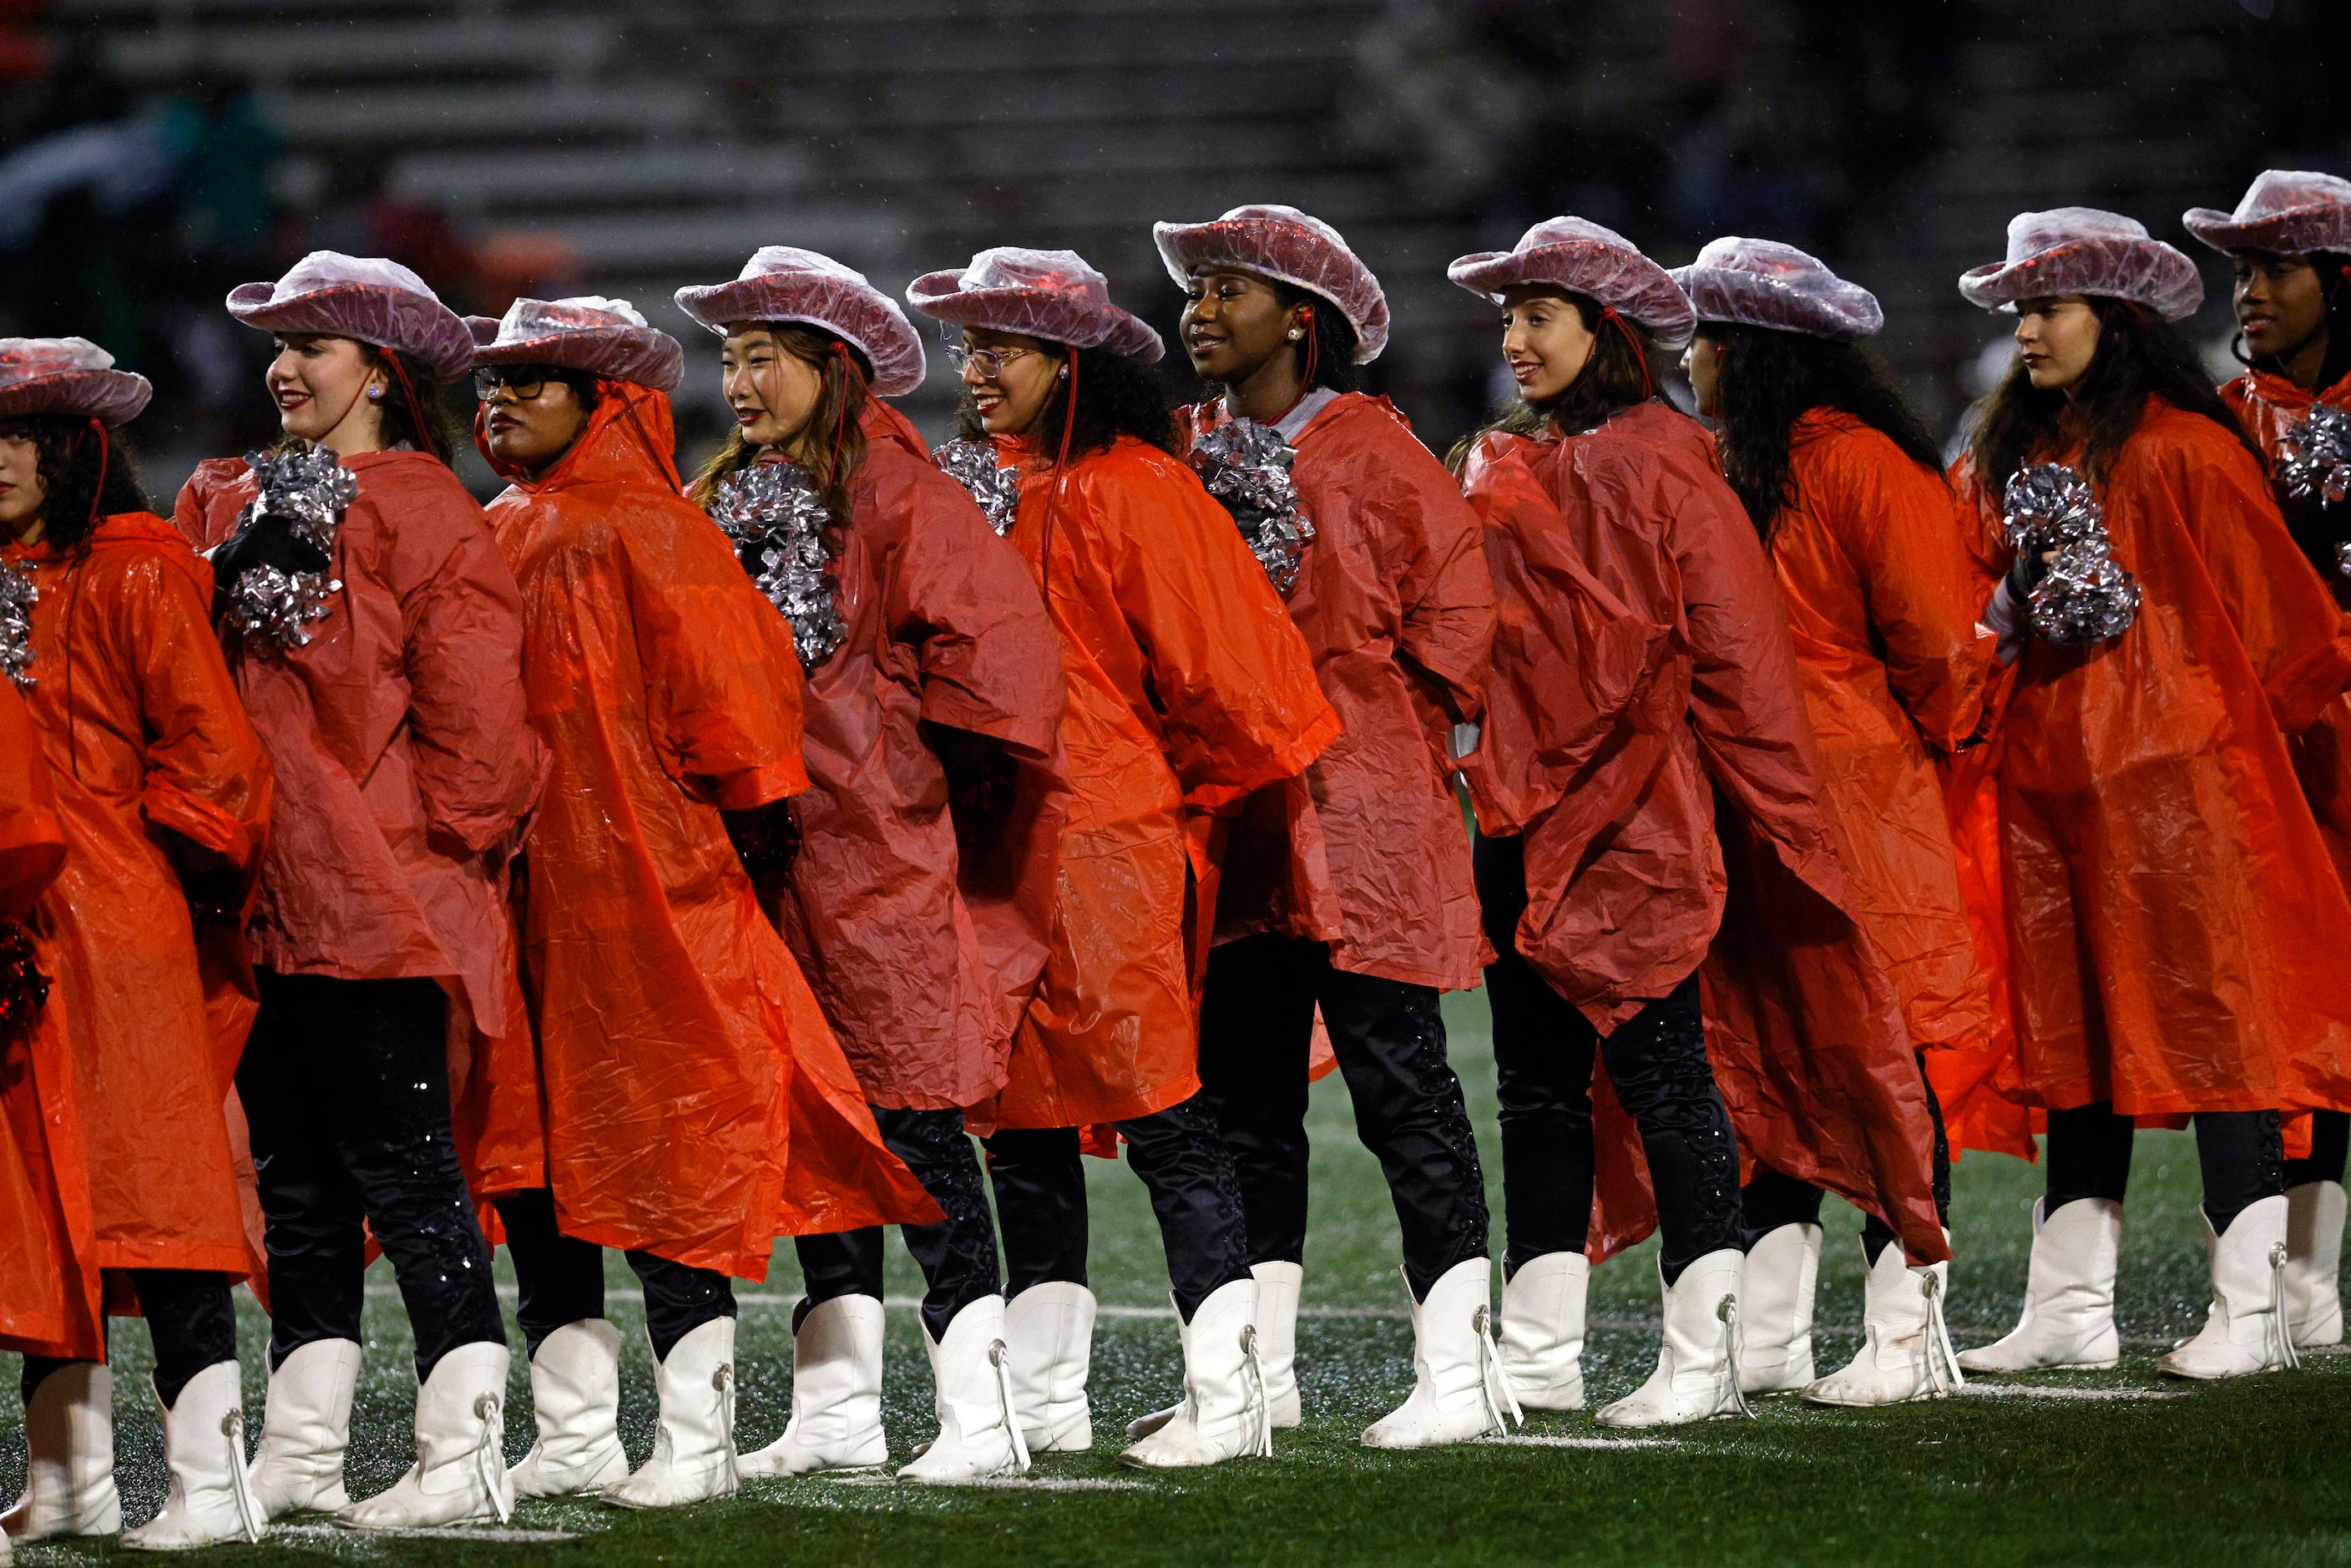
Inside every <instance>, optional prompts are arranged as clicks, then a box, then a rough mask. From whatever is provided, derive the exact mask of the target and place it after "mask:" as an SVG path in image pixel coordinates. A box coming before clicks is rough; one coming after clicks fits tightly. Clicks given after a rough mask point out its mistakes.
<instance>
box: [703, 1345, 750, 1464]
mask: <svg viewBox="0 0 2351 1568" xmlns="http://www.w3.org/2000/svg"><path fill="white" fill-rule="evenodd" d="M710 1389H711V1392H712V1393H714V1394H716V1395H717V1396H718V1435H719V1437H720V1438H721V1439H722V1440H723V1441H724V1442H725V1443H726V1485H727V1488H728V1490H731V1491H740V1490H743V1472H742V1469H741V1468H740V1456H738V1455H737V1453H736V1451H735V1366H734V1364H733V1363H731V1362H721V1363H719V1364H718V1365H717V1367H716V1369H715V1370H714V1371H713V1372H712V1373H711V1374H710Z"/></svg>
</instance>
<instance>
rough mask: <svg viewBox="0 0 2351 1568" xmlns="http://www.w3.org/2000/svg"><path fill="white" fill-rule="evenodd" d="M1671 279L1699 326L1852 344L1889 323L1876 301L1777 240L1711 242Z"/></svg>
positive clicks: (1813, 258)
mask: <svg viewBox="0 0 2351 1568" xmlns="http://www.w3.org/2000/svg"><path fill="white" fill-rule="evenodd" d="M1672 277H1673V280H1674V281H1675V282H1676V283H1677V284H1679V285H1681V289H1682V292H1683V293H1685V294H1687V295H1688V296H1689V301H1690V305H1691V307H1692V308H1694V309H1696V310H1697V311H1698V319H1699V320H1701V321H1720V322H1725V323H1727V324H1729V325H1731V326H1734V327H1768V328H1770V329H1772V330H1773V331H1775V332H1802V333H1803V334H1804V335H1805V336H1806V337H1809V338H1834V339H1837V340H1843V341H1850V340H1853V339H1855V338H1866V337H1868V336H1869V335H1870V334H1871V333H1872V332H1875V331H1876V330H1877V329H1879V328H1881V327H1883V326H1885V325H1886V312H1885V311H1883V310H1881V309H1879V308H1878V305H1877V296H1876V295H1875V294H1872V293H1871V292H1870V291H1869V290H1868V289H1866V288H1864V287H1862V286H1861V285H1859V284H1858V283H1847V282H1846V281H1845V280H1844V278H1842V277H1838V276H1837V275H1836V274H1835V273H1834V272H1831V271H1830V270H1829V269H1828V267H1827V266H1826V265H1825V264H1824V263H1823V262H1822V261H1821V259H1820V258H1819V257H1817V256H1809V255H1807V254H1805V253H1804V252H1802V251H1801V250H1798V249H1797V248H1796V247H1795V246H1792V245H1781V244H1780V243H1778V242H1777V241H1775V240H1768V239H1741V238H1740V237H1739V236H1738V235H1724V236H1723V237H1722V238H1720V239H1718V240H1710V241H1708V243H1707V247H1706V248H1705V249H1704V250H1702V251H1699V252H1698V259H1697V260H1696V261H1694V262H1692V263H1690V265H1689V266H1687V267H1675V268H1674V269H1673V272H1672Z"/></svg>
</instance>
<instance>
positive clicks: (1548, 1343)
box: [1499, 1252, 1592, 1410]
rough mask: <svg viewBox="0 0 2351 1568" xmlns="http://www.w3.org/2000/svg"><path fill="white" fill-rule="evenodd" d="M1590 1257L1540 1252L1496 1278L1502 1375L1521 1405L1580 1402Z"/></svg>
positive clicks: (1558, 1406) (1576, 1405) (1561, 1406)
mask: <svg viewBox="0 0 2351 1568" xmlns="http://www.w3.org/2000/svg"><path fill="white" fill-rule="evenodd" d="M1591 1282H1592V1263H1591V1260H1589V1259H1587V1258H1585V1257H1584V1255H1583V1253H1581V1252H1546V1253H1544V1254H1543V1255H1542V1256H1541V1257H1540V1258H1531V1259H1529V1260H1527V1261H1526V1262H1525V1263H1523V1264H1521V1265H1520V1268H1519V1271H1518V1272H1517V1273H1515V1274H1513V1275H1511V1276H1510V1278H1509V1279H1508V1280H1505V1281H1502V1332H1501V1334H1500V1341H1501V1343H1500V1346H1499V1348H1500V1351H1501V1355H1502V1375H1503V1377H1504V1378H1505V1379H1506V1380H1507V1381H1508V1383H1509V1385H1510V1394H1511V1396H1512V1397H1514V1398H1515V1399H1516V1400H1517V1401H1518V1404H1519V1407H1520V1409H1522V1410H1581V1409H1583V1316H1584V1300H1585V1294H1586V1291H1588V1289H1589V1287H1590V1285H1591Z"/></svg>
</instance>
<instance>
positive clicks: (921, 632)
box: [678, 246, 1067, 1482]
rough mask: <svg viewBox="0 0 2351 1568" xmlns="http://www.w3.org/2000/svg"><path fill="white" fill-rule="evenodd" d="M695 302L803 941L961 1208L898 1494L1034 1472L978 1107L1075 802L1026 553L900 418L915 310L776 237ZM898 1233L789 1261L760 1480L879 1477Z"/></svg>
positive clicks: (863, 1081)
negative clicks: (722, 395) (795, 712)
mask: <svg viewBox="0 0 2351 1568" xmlns="http://www.w3.org/2000/svg"><path fill="white" fill-rule="evenodd" d="M678 303H679V305H680V307H681V308H684V310H685V312H686V313H687V314H688V315H689V316H692V317H693V318H694V319H696V320H698V321H700V322H701V323H702V324H703V325H704V326H705V327H707V328H708V329H710V330H711V331H712V332H713V333H715V334H716V335H717V336H718V337H719V338H720V339H721V340H722V342H723V348H722V350H721V359H722V362H723V364H724V368H725V378H724V379H725V390H726V396H727V401H728V402H729V404H730V405H731V406H732V407H733V408H734V410H735V412H736V414H737V429H736V434H735V435H734V437H733V438H732V439H731V440H730V441H729V442H728V443H727V444H726V447H724V448H723V449H722V450H721V451H720V453H719V454H718V455H717V456H716V457H715V458H714V459H713V460H712V462H711V464H710V465H709V467H708V468H706V469H705V471H704V473H703V476H702V477H701V478H700V479H699V480H697V481H696V483H695V499H696V500H697V501H699V502H700V503H701V504H702V505H703V506H704V507H705V508H706V509H708V510H709V511H710V512H711V513H712V515H713V516H714V517H716V518H717V519H718V521H719V523H720V526H721V527H722V528H725V529H726V531H727V533H728V535H729V537H730V538H733V539H734V541H735V545H736V550H737V556H738V558H739V559H741V560H742V562H743V565H744V569H745V570H747V571H748V572H749V573H750V574H751V577H752V579H753V580H756V581H757V582H758V584H759V587H760V590H761V591H763V592H764V593H766V594H767V595H768V599H769V601H770V602H772V603H773V604H774V605H775V607H776V609H777V611H778V612H779V613H780V615H781V616H782V619H780V620H778V621H777V622H776V623H777V625H778V628H779V629H780V630H781V631H782V632H783V635H784V637H785V639H786V640H787V641H788V642H789V641H797V643H798V644H799V652H800V655H801V657H802V659H803V661H804V663H805V664H806V667H807V672H808V674H807V678H806V681H805V683H804V685H802V688H801V710H802V714H803V718H804V722H805V725H806V729H807V745H806V747H805V753H804V755H805V758H806V760H807V764H808V770H809V779H810V789H808V791H807V792H806V793H805V794H802V795H799V796H798V797H796V798H795V799H794V800H793V801H792V805H791V827H792V828H793V830H794V832H795V838H796V842H797V846H798V847H797V850H796V852H795V853H794V854H793V856H792V860H791V863H790V866H789V871H788V873H786V874H785V875H784V876H783V878H782V885H781V887H780V888H779V890H778V905H779V908H780V913H781V915H782V924H783V926H784V931H785V935H786V936H788V937H789V939H790V941H791V945H792V948H793V951H794V952H795V953H797V954H798V955H799V958H800V962H801V964H802V965H803V967H805V968H806V969H807V971H808V973H809V977H810V984H811V985H813V986H814V987H815V988H816V993H817V998H818V1000H819V1001H820V1002H821V1003H822V1004H823V1006H824V1011H825V1016H826V1018H827V1019H830V1020H831V1024H832V1027H833V1030H834V1031H835V1033H837V1034H838V1035H839V1036H840V1038H841V1045H842V1047H843V1049H844V1050H845V1051H847V1052H848V1054H849V1061H850V1065H851V1066H852V1068H853V1069H854V1070H855V1071H856V1074H857V1082H858V1083H859V1085H860V1087H861V1089H862V1092H863V1094H864V1097H865V1100H866V1102H867V1103H869V1104H870V1105H872V1108H873V1115H874V1120H875V1121H876V1122H877V1123H878V1124H879V1125H880V1127H881V1131H882V1136H883V1140H884V1141H885V1142H886V1143H887V1144H888V1145H889V1146H890V1148H891V1149H892V1151H893V1153H895V1154H897V1155H899V1156H900V1157H901V1158H903V1159H904V1160H905V1162H906V1164H907V1166H908V1167H909V1168H910V1169H912V1170H913V1171H914V1174H915V1176H917V1177H919V1178H920V1179H921V1181H922V1183H923V1186H924V1188H925V1190H926V1191H928V1192H929V1193H930V1194H931V1196H932V1197H934V1198H935V1200H936V1201H937V1203H938V1205H939V1207H940V1208H941V1209H942V1210H944V1211H945V1212H946V1219H945V1220H943V1221H941V1222H939V1223H936V1224H930V1225H911V1226H906V1227H904V1228H903V1229H902V1231H901V1234H902V1235H903V1237H904V1239H905V1242H906V1246H907V1249H908V1250H910V1251H911V1252H913V1253H914V1258H915V1260H916V1261H917V1262H918V1263H919V1264H920V1265H921V1267H922V1270H923V1275H924V1279H925V1282H926V1284H927V1285H928V1287H929V1289H928V1291H927V1292H926V1294H925V1297H924V1301H923V1307H922V1319H923V1329H924V1343H925V1347H926V1348H927V1349H928V1351H929V1353H930V1364H931V1371H932V1380H933V1384H934V1387H935V1409H936V1412H937V1415H938V1421H939V1428H938V1432H937V1435H936V1436H935V1437H933V1438H932V1440H931V1441H930V1442H929V1444H928V1445H927V1446H926V1447H925V1448H924V1449H923V1451H922V1453H921V1454H920V1455H919V1456H918V1457H916V1458H914V1462H913V1463H911V1464H908V1465H906V1466H905V1467H904V1469H901V1470H900V1472H899V1473H900V1474H901V1475H902V1476H904V1478H906V1479H911V1480H920V1481H941V1482H950V1481H958V1480H970V1479H977V1478H980V1477H986V1476H991V1475H998V1474H1017V1473H1018V1472H1019V1471H1020V1470H1022V1469H1025V1468H1026V1463H1027V1461H1026V1455H1025V1448H1024V1447H1023V1442H1022V1433H1021V1429H1020V1424H1019V1416H1018V1412H1017V1410H1015V1409H1014V1408H1012V1407H1011V1406H1010V1405H1009V1404H1008V1400H1007V1398H1006V1388H1007V1386H1008V1385H1007V1383H1006V1380H1005V1379H1004V1378H1003V1377H1002V1376H1000V1375H999V1374H998V1361H999V1360H1000V1359H1001V1356H1002V1354H1003V1350H1004V1342H1005V1323H1004V1297H1003V1295H1002V1294H1001V1292H1000V1287H999V1281H998V1271H997V1262H996V1225H995V1221H994V1219H993V1218H991V1216H990V1215H989V1213H988V1207H987V1189H986V1187H985V1186H984V1185H983V1183H982V1181H981V1177H980V1171H979V1164H978V1161H977V1159H976V1158H974V1156H973V1151H972V1144H971V1139H970V1136H969V1135H968V1134H967V1133H966V1132H965V1130H964V1115H963V1108H964V1107H965V1106H967V1105H969V1104H973V1103H977V1102H979V1101H982V1100H985V1099H987V1097H988V1096H990V1095H992V1094H994V1093H996V1092H998V1090H999V1089H1001V1088H1002V1087H1003V1086H1004V1082H1005V1079H1006V1075H1007V1072H1008V1055H1009V1051H1010V1048H1011V1040H1012V1031H1013V1029H1014V1027H1015V1026H1016V1025H1017V1024H1018V1023H1019V1019H1020V1016H1021V1014H1022V1012H1023V1011H1025V1010H1026V1009H1027V1006H1028V1000H1029V993H1030V992H1031V991H1032V990H1033V989H1034V988H1035V987H1036V983H1037V977H1038V974H1039V973H1040V971H1041V970H1042V969H1043V967H1044V965H1045V952H1046V941H1047V938H1048V936H1049V935H1050V930H1051V920H1052V904H1053V879H1054V873H1055V866H1056V863H1057V861H1058V858H1059V853H1058V848H1057V845H1056V843H1055V840H1056V839H1057V838H1058V836H1059V833H1060V828H1061V817H1062V812H1063V810H1064V808H1065V805H1066V800H1067V787H1066V785H1065V784H1064V783H1063V782H1062V780H1061V769H1060V747H1059V746H1058V745H1057V737H1058V735H1059V731H1060V725H1061V707H1062V696H1061V691H1062V680H1061V642H1060V638H1059V637H1058V636H1057V635H1056V633H1055V632H1054V631H1053V627H1052V624H1051V622H1049V621H1048V620H1047V619H1046V617H1045V604H1044V600H1043V598H1042V596H1040V594H1039V593H1038V591H1037V585H1036V580H1035V579H1033V578H1032V577H1030V576H1029V570H1028V568H1027V566H1026V565H1025V564H1024V563H1023V562H1022V561H1021V559H1020V557H1019V553H1018V552H1017V551H1015V550H1014V549H1013V548H1012V547H1011V546H1010V545H1009V544H1008V543H1006V542H1005V541H1004V540H1003V539H1002V538H998V535H997V533H996V531H995V530H994V529H993V528H990V527H989V526H988V523H987V518H986V517H983V516H982V515H981V512H980V509H979V507H978V506H977V504H975V502H974V501H973V499H972V497H971V495H970V493H969V492H967V490H965V489H964V488H963V486H960V485H958V484H956V482H955V481H954V480H953V479H950V478H948V477H947V476H946V475H945V474H942V473H940V472H939V470H938V468H937V467H936V466H935V465H934V464H933V463H932V461H931V455H930V453H929V452H928V451H927V450H925V447H924V445H923V444H922V441H921V438H920V437H919V436H918V435H917V434H915V433H914V430H913V428H912V427H911V426H910V425H909V424H908V423H906V421H905V420H904V417H902V416H901V415H900V414H899V413H897V411H896V410H894V409H893V408H892V407H890V405H889V404H887V403H885V402H882V401H881V399H882V397H883V396H885V395H886V396H897V395H901V394H904V393H906V392H912V391H914V388H915V387H917V386H918V385H920V384H921V382H922V379H923V372H924V360H923V346H922V340H921V339H920V338H919V337H917V336H916V335H915V332H914V327H913V326H912V324H911V323H909V322H908V321H907V319H906V317H905V312H904V310H903V309H902V308H900V307H899V305H898V303H897V302H896V301H895V300H893V299H892V298H889V297H888V296H887V295H884V294H883V293H882V292H881V291H880V290H879V289H876V288H875V287H873V286H872V284H870V283H868V282H867V281H866V280H865V278H864V277H862V275H861V274H859V273H857V272H855V271H853V270H852V269H851V268H849V267H843V266H841V264H840V263H839V262H836V261H834V260H832V259H831V257H829V256H820V255H818V254H816V253H815V252H813V251H805V250H799V249H795V248H793V247H791V246H768V247H767V248H765V249H762V250H761V251H759V252H758V254H757V255H755V256H752V258H751V259H750V261H749V263H748V264H747V266H746V267H744V269H743V272H742V275H741V276H740V277H737V278H736V279H735V280H734V281H732V282H729V283H722V284H718V285H716V286H713V287H700V288H687V289H683V290H681V291H680V292H679V294H678ZM771 619H773V618H772V617H771ZM787 656H789V655H787ZM942 808H944V810H943V809H942ZM882 1241H883V1238H882V1232H881V1230H880V1228H878V1227H867V1228H860V1229H855V1230H841V1229H835V1230H832V1231H831V1233H830V1234H826V1235H815V1236H803V1237H800V1238H799V1239H798V1240H797V1241H796V1242H795V1243H794V1246H795V1249H796V1250H797V1251H798V1253H799V1264H800V1274H801V1279H802V1282H803V1296H802V1301H801V1304H800V1305H799V1309H798V1310H797V1311H796V1312H795V1313H794V1321H793V1334H792V1345H793V1349H792V1392H791V1418H790V1420H789V1423H788V1424H787V1425H786V1427H785V1428H784V1431H783V1433H782V1434H781V1435H780V1436H779V1437H777V1438H776V1440H775V1441H774V1442H772V1443H770V1444H768V1446H767V1447H766V1448H761V1449H759V1450H758V1451H757V1452H754V1453H749V1454H747V1455H745V1456H744V1459H743V1468H744V1471H745V1473H746V1474H749V1475H803V1474H807V1473H810V1472H811V1471H815V1470H823V1469H854V1468H863V1467H867V1466H871V1465H875V1464H879V1463H882V1462H883V1460H885V1459H886V1458H888V1456H889V1444H888V1440H887V1437H886V1435H885V1434H884V1432H883V1425H882V1361H883V1355H882V1351H883V1306H882V1278H883V1276H882V1260H883V1247H882Z"/></svg>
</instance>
